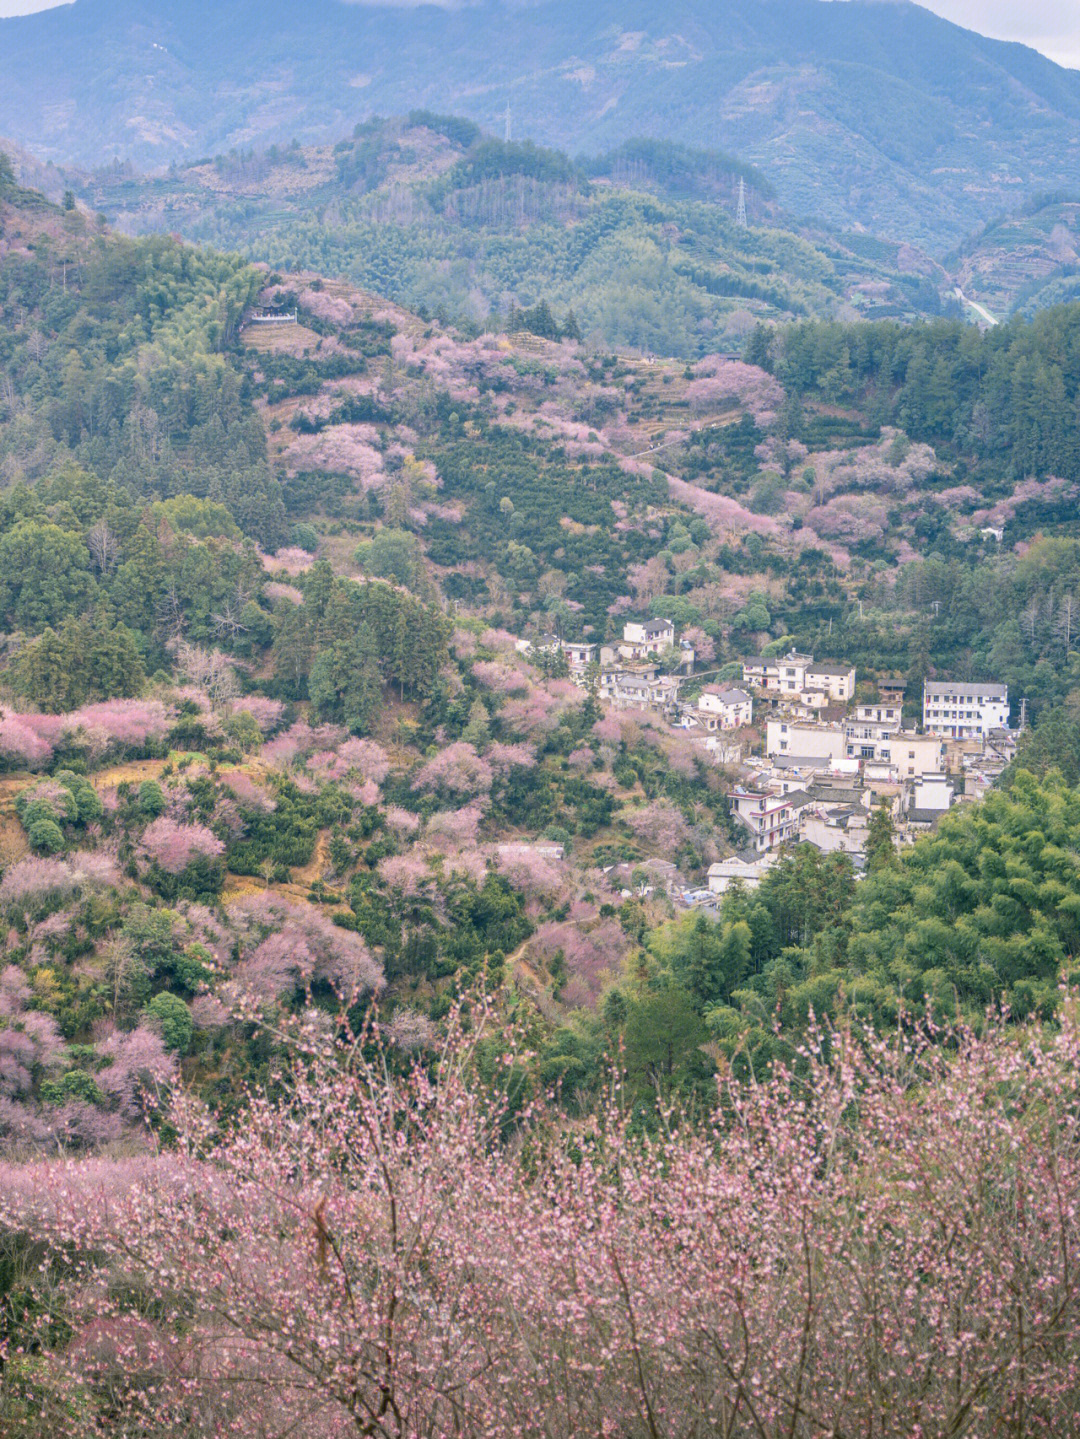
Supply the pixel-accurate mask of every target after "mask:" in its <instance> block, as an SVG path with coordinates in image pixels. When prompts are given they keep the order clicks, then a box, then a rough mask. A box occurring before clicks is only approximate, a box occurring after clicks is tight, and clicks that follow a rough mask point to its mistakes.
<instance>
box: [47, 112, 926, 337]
mask: <svg viewBox="0 0 1080 1439" xmlns="http://www.w3.org/2000/svg"><path fill="white" fill-rule="evenodd" d="M48 173H49V174H50V175H52V176H54V177H56V176H63V177H64V179H63V180H62V182H61V183H62V184H67V183H70V184H71V185H72V187H73V188H74V190H75V192H76V194H77V195H78V197H79V199H80V200H81V201H83V202H84V203H85V204H87V205H88V206H90V207H91V208H93V209H94V210H97V211H99V212H101V211H104V212H105V213H106V214H108V215H109V217H110V219H112V220H113V221H114V223H115V224H116V225H117V226H118V228H120V229H122V230H125V231H127V232H128V233H131V234H141V233H147V232H154V231H162V230H164V231H166V232H170V233H171V232H179V233H182V234H183V235H185V236H186V237H187V238H188V239H192V240H198V241H200V242H202V243H208V244H211V245H214V246H216V247H217V248H219V249H230V250H233V249H235V250H239V251H241V252H242V253H244V254H246V255H248V256H249V257H250V258H251V259H253V260H265V261H267V262H268V263H269V264H271V265H273V266H276V267H278V268H279V269H281V270H283V271H286V272H288V271H291V270H294V269H296V268H297V267H300V268H302V269H308V270H315V271H318V272H319V273H322V274H324V275H327V274H329V275H340V276H346V277H348V278H350V279H352V280H354V281H356V282H357V283H359V284H361V285H363V286H365V287H366V288H368V289H371V290H375V291H376V292H378V293H380V294H383V295H386V296H387V297H388V298H390V299H393V300H395V301H397V302H399V303H402V304H406V305H410V306H413V307H414V308H415V307H422V308H425V309H426V310H428V311H431V312H434V313H441V314H444V315H450V316H453V317H455V318H457V319H461V320H463V321H466V322H469V323H474V322H479V323H488V321H489V316H490V315H491V313H492V312H493V311H494V312H496V313H497V314H503V315H505V313H506V312H507V311H508V310H509V309H510V307H511V306H513V305H517V306H519V307H521V308H527V307H531V306H535V305H536V304H538V303H539V302H540V301H544V302H546V303H547V304H548V305H549V306H551V307H553V308H554V309H555V310H556V311H557V312H558V313H559V314H563V313H565V312H566V311H567V310H570V309H572V310H573V312H574V314H575V316H576V319H577V322H578V324H579V325H580V327H581V330H582V333H583V334H584V335H585V336H586V337H587V338H589V339H592V340H596V341H599V342H602V343H604V344H608V345H611V344H615V345H620V346H633V347H635V348H638V349H646V350H650V351H656V352H659V353H662V354H669V355H683V356H695V355H701V354H704V353H707V352H709V351H712V350H715V349H716V348H718V347H719V348H722V349H725V350H728V351H737V350H738V349H739V348H740V346H741V344H742V341H743V339H744V338H745V336H746V334H747V332H748V330H749V329H750V328H752V326H753V324H754V323H755V321H757V320H762V319H765V320H786V319H792V318H801V317H807V316H814V317H818V318H850V319H854V318H857V317H859V316H862V317H865V318H879V319H881V318H887V317H891V318H909V319H910V318H916V317H919V316H925V315H927V314H930V315H934V314H937V313H939V311H940V308H941V301H940V293H939V292H940V289H941V288H942V286H943V284H944V282H945V276H944V272H943V271H940V269H939V268H938V267H937V266H936V265H935V264H934V262H932V261H931V260H929V258H928V257H927V256H926V255H925V254H923V253H921V252H919V251H917V250H915V249H914V248H913V247H910V246H897V245H896V244H895V243H889V242H882V241H876V240H873V239H871V237H869V236H865V235H855V234H848V235H836V234H833V233H828V232H824V231H822V229H821V227H806V226H803V227H797V226H796V225H795V222H794V221H793V220H792V219H791V218H790V216H786V215H785V214H784V213H783V211H782V210H781V209H780V207H779V206H778V205H777V204H776V202H775V200H774V199H773V198H772V192H771V187H770V185H769V183H768V180H767V179H766V177H765V176H763V175H762V174H761V173H760V172H759V171H757V170H755V169H754V168H753V167H750V166H746V165H742V164H741V163H740V162H739V161H738V160H735V159H732V158H731V157H728V156H725V155H723V154H720V153H718V152H715V151H698V150H692V149H689V148H687V147H685V146H680V145H676V144H673V143H671V142H658V141H646V140H639V141H631V142H628V143H627V144H626V145H624V146H621V147H620V148H619V149H618V150H616V151H613V152H609V153H608V154H607V155H605V156H601V157H597V158H594V159H592V160H586V161H581V162H579V163H575V162H572V161H571V160H570V159H569V158H568V157H567V156H566V155H564V154H562V153H560V152H558V151H554V150H544V149H540V148H539V147H536V146H533V145H529V144H514V143H511V144H504V143H503V142H502V141H496V140H492V139H490V138H487V137H485V136H484V135H483V133H482V132H481V131H480V130H479V128H478V127H477V126H475V125H474V124H473V123H472V122H471V121H468V120H464V119H461V118H459V117H454V116H440V115H434V114H431V113H430V112H427V111H413V112H412V113H411V115H410V116H409V117H408V118H403V119H394V120H372V121H369V122H368V123H367V124H365V125H360V126H357V127H356V129H355V131H354V133H353V135H352V137H351V138H350V139H347V140H342V141H340V142H339V143H338V144H336V145H334V146H333V147H330V146H307V147H302V146H291V145H290V146H285V147H278V146H272V147H270V149H268V150H261V151H259V150H254V149H251V150H245V151H233V152H231V153H230V154H229V155H226V156H219V157H217V158H216V159H215V160H214V161H207V162H204V163H201V164H195V165H190V166H184V167H178V166H173V167H170V170H169V171H168V173H167V174H166V175H163V176H158V177H149V176H144V175H139V174H136V173H132V170H131V167H130V166H123V165H115V166H111V167H110V166H105V167H100V168H98V169H97V170H95V171H93V172H92V173H91V174H89V175H86V174H76V173H73V172H69V171H67V170H59V169H53V170H51V171H49V172H48ZM739 179H742V180H744V181H745V182H746V185H747V189H746V200H747V209H748V212H749V215H750V218H751V222H752V224H751V226H750V228H746V229H744V228H740V227H739V226H738V225H737V224H736V221H735V210H736V198H737V195H738V182H739ZM25 182H26V181H25V179H24V183H25ZM800 229H801V231H802V233H796V231H797V230H800Z"/></svg>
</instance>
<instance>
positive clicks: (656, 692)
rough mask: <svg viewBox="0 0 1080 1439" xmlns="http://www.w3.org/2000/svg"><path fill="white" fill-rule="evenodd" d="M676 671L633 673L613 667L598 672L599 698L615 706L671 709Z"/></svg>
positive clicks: (676, 695)
mask: <svg viewBox="0 0 1080 1439" xmlns="http://www.w3.org/2000/svg"><path fill="white" fill-rule="evenodd" d="M679 684H680V681H679V678H678V676H676V675H656V674H652V675H637V674H631V673H628V672H624V671H621V670H616V671H614V672H613V673H605V674H601V676H600V695H601V698H603V699H606V700H609V701H610V702H611V703H612V704H613V705H615V707H616V708H617V709H661V710H666V709H671V708H673V707H674V705H675V702H676V700H677V699H678V698H679Z"/></svg>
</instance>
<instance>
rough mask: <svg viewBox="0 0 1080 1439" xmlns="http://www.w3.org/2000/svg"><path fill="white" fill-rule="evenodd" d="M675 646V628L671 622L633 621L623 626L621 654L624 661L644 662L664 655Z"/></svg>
mask: <svg viewBox="0 0 1080 1439" xmlns="http://www.w3.org/2000/svg"><path fill="white" fill-rule="evenodd" d="M674 644H675V626H674V625H673V624H672V623H671V621H670V620H664V619H652V620H645V621H644V622H643V623H639V622H638V621H636V620H631V621H629V622H628V623H627V624H625V625H623V637H622V643H621V644H620V645H619V653H620V654H621V655H622V656H623V658H624V659H628V660H643V659H648V657H649V656H650V655H660V654H663V652H664V651H665V650H669V649H671V648H672V647H673V646H674Z"/></svg>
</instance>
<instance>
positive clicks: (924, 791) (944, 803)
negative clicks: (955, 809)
mask: <svg viewBox="0 0 1080 1439" xmlns="http://www.w3.org/2000/svg"><path fill="white" fill-rule="evenodd" d="M955 798H956V794H955V791H954V789H953V786H952V784H951V783H950V781H949V779H948V777H947V776H946V775H943V774H925V775H920V776H919V777H918V778H917V779H916V780H915V781H914V783H913V784H912V785H911V787H910V788H909V790H908V793H907V802H906V804H905V817H906V819H907V821H908V823H909V824H914V825H933V824H936V823H937V821H938V820H939V819H940V818H941V816H942V815H943V814H946V813H947V812H948V811H949V810H950V809H951V808H952V804H953V800H954V799H955Z"/></svg>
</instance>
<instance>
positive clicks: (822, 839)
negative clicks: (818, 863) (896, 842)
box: [799, 804, 869, 854]
mask: <svg viewBox="0 0 1080 1439" xmlns="http://www.w3.org/2000/svg"><path fill="white" fill-rule="evenodd" d="M868 825H869V821H868V817H867V814H866V811H865V810H863V809H860V808H857V807H856V806H854V805H832V806H830V805H824V804H817V805H814V806H813V807H812V808H810V809H807V810H805V811H804V812H803V814H802V817H801V822H800V825H799V838H800V839H801V840H802V842H803V843H804V844H812V845H813V846H814V848H815V849H820V850H821V851H822V853H823V854H837V853H839V854H865V853H866V838H867V834H868V832H869V830H868Z"/></svg>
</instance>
